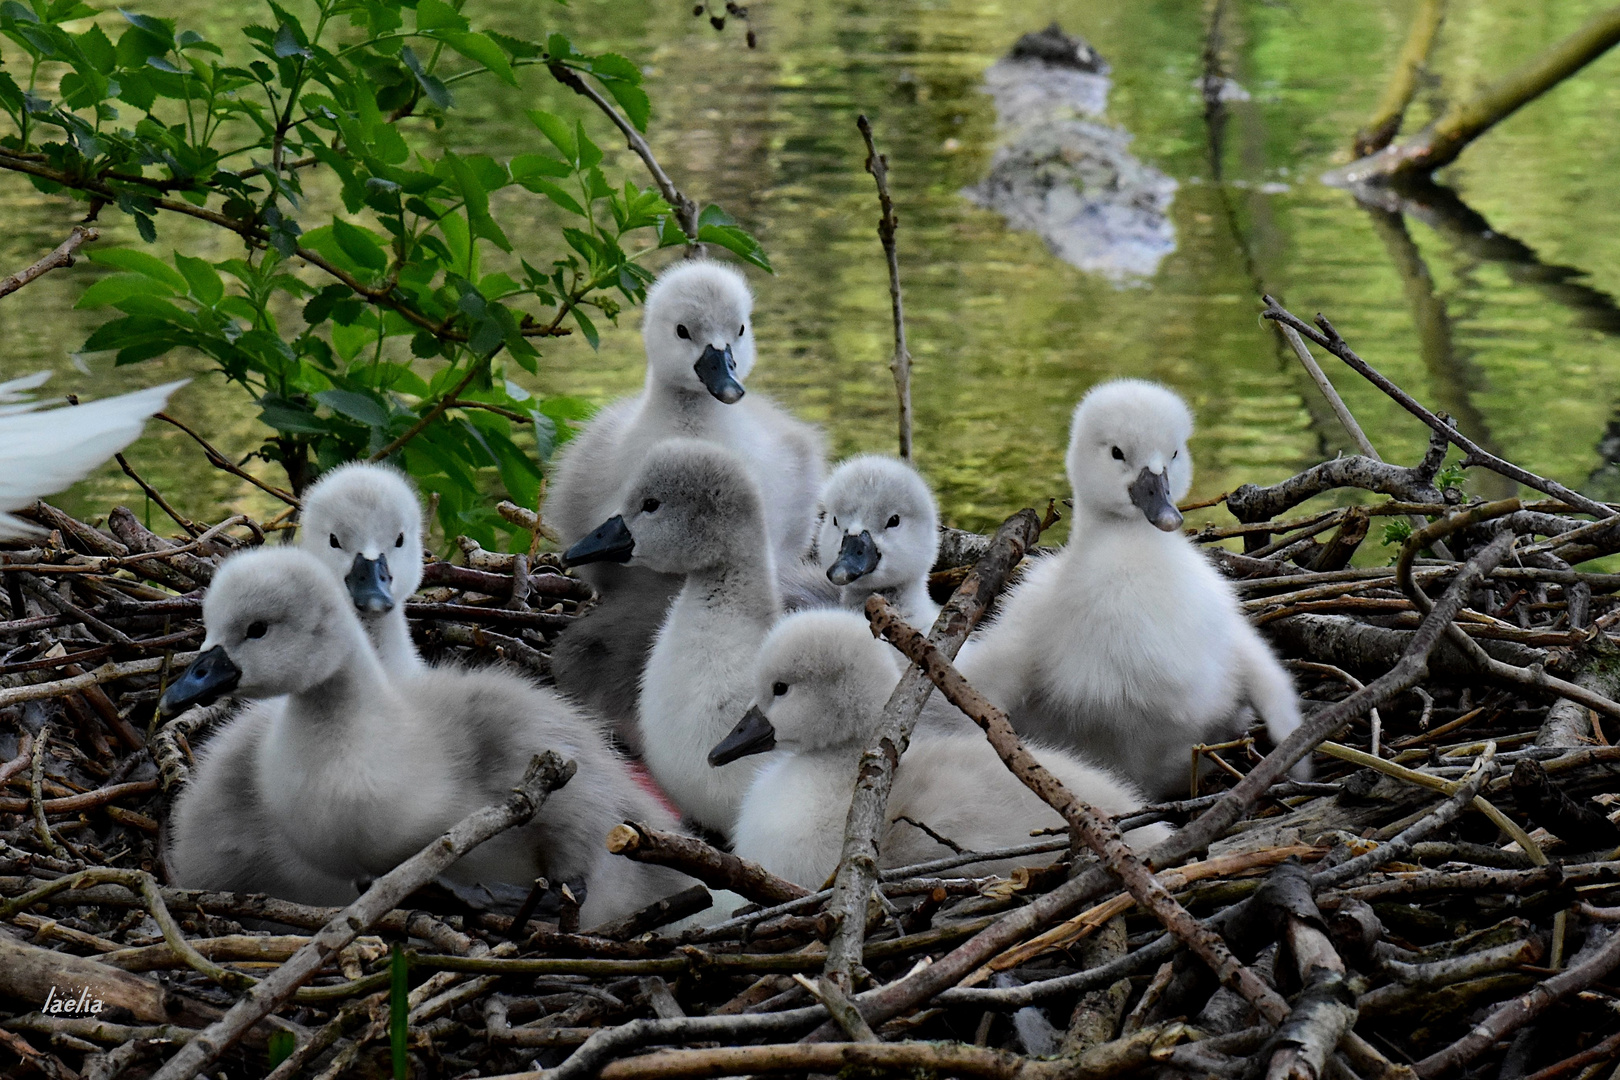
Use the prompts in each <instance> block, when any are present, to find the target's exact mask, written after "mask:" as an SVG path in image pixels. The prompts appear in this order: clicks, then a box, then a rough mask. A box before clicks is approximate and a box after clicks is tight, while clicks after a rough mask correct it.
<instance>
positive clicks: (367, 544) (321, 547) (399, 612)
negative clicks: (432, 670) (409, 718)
mask: <svg viewBox="0 0 1620 1080" xmlns="http://www.w3.org/2000/svg"><path fill="white" fill-rule="evenodd" d="M301 543H302V546H303V548H304V550H305V551H307V552H309V553H310V554H311V555H313V556H315V557H316V558H317V559H319V560H320V561H321V562H322V563H324V564H325V565H326V567H327V569H329V570H331V571H332V572H333V573H334V574H336V575H337V576H338V577H339V578H342V579H343V583H344V585H346V586H347V587H348V589H349V596H350V597H351V598H352V599H353V600H354V608H355V611H356V612H357V613H358V614H359V616H360V623H361V625H363V626H364V627H365V628H366V635H367V636H368V637H369V638H370V639H371V644H372V646H373V647H374V648H375V649H376V650H377V658H378V659H379V660H381V661H382V665H383V668H384V670H386V671H387V672H388V673H389V674H391V675H406V674H411V673H414V672H418V671H420V670H421V669H422V667H423V663H422V656H421V654H420V653H418V652H417V651H416V644H415V642H413V641H412V640H411V630H410V626H409V625H408V624H407V623H406V621H405V601H406V600H408V599H410V597H411V595H412V594H413V593H415V592H416V589H417V587H418V586H419V585H421V584H422V504H421V503H420V502H419V501H418V500H417V497H416V489H415V488H414V487H413V486H412V485H411V482H410V481H409V480H407V479H406V478H405V475H404V474H403V473H401V472H400V471H399V470H397V469H392V468H389V467H388V466H386V465H372V464H368V463H366V462H355V463H354V464H350V465H342V466H339V467H338V468H336V469H332V470H330V471H329V472H327V473H325V474H323V475H322V476H321V478H320V480H319V481H318V482H317V483H316V484H315V486H314V487H312V488H310V489H309V491H308V492H306V493H305V495H304V523H303V534H302V537H301Z"/></svg>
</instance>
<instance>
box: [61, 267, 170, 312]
mask: <svg viewBox="0 0 1620 1080" xmlns="http://www.w3.org/2000/svg"><path fill="white" fill-rule="evenodd" d="M137 295H141V296H173V295H174V291H173V290H172V289H170V288H169V287H168V286H167V285H164V284H163V283H162V282H159V281H154V280H153V279H151V278H148V277H142V276H141V275H139V274H112V275H110V276H108V277H104V278H102V279H100V280H99V281H95V282H92V283H91V285H90V287H89V288H88V289H86V290H84V295H82V296H80V297H79V301H78V303H76V304H74V305H73V306H74V308H76V309H79V310H83V309H86V308H96V307H111V306H114V305H116V304H121V303H123V302H124V301H125V300H127V299H129V298H130V297H131V296H137Z"/></svg>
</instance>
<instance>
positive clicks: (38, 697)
mask: <svg viewBox="0 0 1620 1080" xmlns="http://www.w3.org/2000/svg"><path fill="white" fill-rule="evenodd" d="M196 658H197V654H196V652H194V651H193V652H183V653H175V654H174V656H173V657H172V658H171V661H172V662H173V663H174V664H177V665H181V666H184V665H186V664H189V663H191V662H192V661H193V660H195V659H196ZM165 663H166V661H164V660H163V659H161V658H159V659H152V660H130V661H127V662H126V663H122V664H102V665H101V666H100V667H98V668H96V669H95V670H93V671H87V672H85V673H84V674H83V675H75V676H74V677H73V678H71V679H58V680H56V681H55V682H46V683H35V684H34V685H33V686H12V687H7V688H6V689H3V690H0V708H4V707H5V706H7V705H20V704H21V703H23V702H25V701H43V700H45V699H46V698H53V697H60V696H61V695H62V694H71V693H74V692H76V691H79V690H84V689H87V688H89V687H92V686H99V685H101V684H102V683H104V682H112V681H113V680H114V679H127V678H129V677H130V676H131V675H155V674H157V673H158V672H159V671H162V670H163V667H164V664H165Z"/></svg>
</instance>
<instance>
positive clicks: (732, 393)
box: [692, 345, 743, 405]
mask: <svg viewBox="0 0 1620 1080" xmlns="http://www.w3.org/2000/svg"><path fill="white" fill-rule="evenodd" d="M692 370H693V371H695V372H697V377H698V378H699V379H701V380H702V381H703V385H704V386H705V387H707V388H708V391H709V393H711V394H713V395H714V396H715V397H716V398H718V399H719V400H720V401H721V402H723V403H724V404H727V405H735V404H737V402H739V401H741V400H742V396H743V387H742V383H740V382H738V381H737V379H736V376H735V375H734V374H733V373H734V372H735V371H736V370H737V362H736V361H735V360H733V359H732V358H731V346H730V345H727V346H726V347H725V349H724V350H720V349H717V348H715V347H714V346H713V345H705V346H704V347H703V355H702V356H700V357H698V362H697V363H695V364H693V365H692Z"/></svg>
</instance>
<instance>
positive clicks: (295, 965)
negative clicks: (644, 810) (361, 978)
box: [153, 750, 574, 1080]
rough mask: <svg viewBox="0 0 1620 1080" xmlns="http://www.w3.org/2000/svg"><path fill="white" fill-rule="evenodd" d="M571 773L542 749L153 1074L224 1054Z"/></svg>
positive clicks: (182, 1075) (184, 1072)
mask: <svg viewBox="0 0 1620 1080" xmlns="http://www.w3.org/2000/svg"><path fill="white" fill-rule="evenodd" d="M573 774H574V764H573V763H572V762H568V763H566V764H565V763H564V762H563V760H562V758H560V757H558V756H557V755H556V754H555V753H553V752H551V751H549V750H548V751H547V752H546V753H545V754H543V755H540V756H537V757H536V758H535V759H534V760H533V761H531V762H530V763H529V767H528V769H527V770H526V771H525V772H524V775H523V780H522V783H521V786H519V787H518V788H517V789H516V790H514V791H513V793H512V795H511V796H510V797H509V798H508V799H507V800H506V802H505V803H501V804H497V805H493V806H487V807H485V808H483V809H482V810H476V811H474V812H473V813H471V814H469V815H467V816H466V817H465V818H463V819H462V820H461V821H460V822H458V823H457V824H456V825H455V826H454V827H453V828H451V829H450V830H449V831H448V832H446V833H445V834H444V835H443V836H440V837H437V838H435V839H434V840H433V842H432V843H430V844H428V845H427V847H425V848H423V849H422V850H421V851H419V852H417V853H416V854H415V855H413V856H411V857H410V858H409V859H407V860H405V861H404V862H402V863H400V864H399V865H398V866H397V867H395V868H394V869H393V870H390V871H389V872H388V873H386V874H384V875H383V876H382V877H380V878H378V879H377V880H376V881H375V882H373V883H372V886H371V888H369V889H367V890H366V892H365V894H364V895H363V896H361V897H360V899H358V900H356V901H355V902H354V903H352V904H350V905H349V906H348V907H346V908H344V909H343V911H342V912H341V913H339V915H338V917H337V918H335V919H333V920H332V921H331V922H329V923H327V924H326V925H325V926H324V927H322V928H321V929H320V931H319V932H318V933H316V934H315V936H314V938H313V939H312V940H311V941H310V943H309V944H308V945H306V946H304V948H302V949H300V950H298V952H297V953H296V954H295V955H294V956H293V958H292V959H291V960H288V961H287V962H286V963H285V964H283V965H281V967H279V968H277V969H276V970H275V972H274V973H273V974H272V975H270V976H269V977H268V978H266V979H265V980H264V981H263V982H261V983H259V984H258V985H257V986H255V987H254V988H253V989H252V990H250V991H248V993H247V995H246V996H245V997H243V998H242V999H241V1000H240V1001H238V1002H237V1003H236V1004H235V1005H233V1006H232V1007H231V1009H230V1011H229V1012H227V1013H226V1014H225V1015H224V1017H222V1018H221V1019H220V1020H219V1021H218V1022H217V1023H215V1024H212V1025H210V1026H209V1027H208V1029H207V1030H205V1031H203V1032H201V1033H200V1034H199V1035H198V1036H197V1037H196V1038H195V1039H193V1040H192V1041H191V1042H189V1043H187V1044H186V1046H185V1047H184V1048H183V1049H182V1050H181V1051H180V1052H179V1053H178V1054H176V1055H175V1056H174V1057H172V1058H170V1059H169V1060H168V1062H166V1063H165V1064H164V1066H163V1068H161V1069H159V1070H158V1071H157V1072H156V1073H155V1074H154V1077H153V1080H191V1077H192V1076H194V1075H195V1074H197V1073H198V1072H200V1071H202V1070H203V1069H206V1068H208V1067H209V1066H210V1065H212V1064H213V1063H214V1062H215V1061H217V1060H219V1057H220V1055H221V1054H223V1053H224V1052H225V1051H226V1050H228V1049H229V1048H230V1047H231V1046H232V1045H233V1044H234V1043H235V1042H236V1041H237V1040H238V1039H240V1038H241V1037H242V1035H243V1034H244V1033H245V1032H246V1031H247V1030H248V1029H249V1028H250V1027H252V1026H253V1025H254V1024H255V1023H257V1022H258V1021H259V1020H261V1019H263V1018H264V1017H265V1016H268V1015H269V1014H270V1012H271V1011H272V1010H274V1009H275V1008H276V1007H277V1006H279V1005H280V1004H281V1003H282V1002H284V1001H286V1000H287V999H288V998H290V997H292V995H293V993H294V992H295V991H296V990H297V989H298V987H299V986H301V985H302V984H303V983H304V982H306V981H307V980H308V979H309V978H310V977H312V976H313V975H314V974H315V973H316V972H317V971H319V970H320V968H321V966H322V965H323V964H325V963H326V961H327V960H328V959H329V958H330V957H331V956H332V955H333V954H334V953H336V952H337V951H338V950H339V949H341V948H343V947H344V946H345V945H347V944H349V942H351V941H353V940H354V939H355V937H356V936H358V935H359V934H360V933H362V932H363V931H364V930H365V929H366V928H367V927H369V926H371V925H372V924H373V923H375V922H376V921H377V920H378V919H380V918H382V917H383V916H384V915H386V914H388V912H389V911H390V910H392V909H393V908H394V907H395V906H397V905H398V904H399V902H400V901H401V900H403V899H404V898H405V897H407V896H409V895H410V894H411V893H413V892H415V891H416V890H417V889H418V888H420V887H421V886H422V885H424V884H426V883H427V882H429V881H431V880H432V879H433V878H434V877H436V876H438V875H439V874H441V873H443V872H444V871H445V870H446V869H448V868H449V867H450V866H451V864H453V863H454V862H455V861H456V860H457V859H459V858H461V856H463V855H465V854H466V853H467V852H469V851H471V850H472V849H473V848H475V847H477V846H478V845H479V844H482V843H483V842H484V841H486V840H488V839H489V838H490V837H492V836H495V835H497V834H499V833H501V832H504V831H505V830H507V829H510V828H513V827H514V826H517V825H521V824H523V823H524V822H526V821H528V820H529V819H530V818H532V817H533V816H534V815H535V812H536V811H537V810H539V808H540V806H541V805H542V804H543V803H544V802H545V801H546V799H547V798H548V797H549V796H550V795H551V793H552V792H553V791H556V790H557V789H558V788H560V787H562V786H563V785H564V784H566V783H567V782H568V780H569V779H570V778H571V777H572V776H573Z"/></svg>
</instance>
